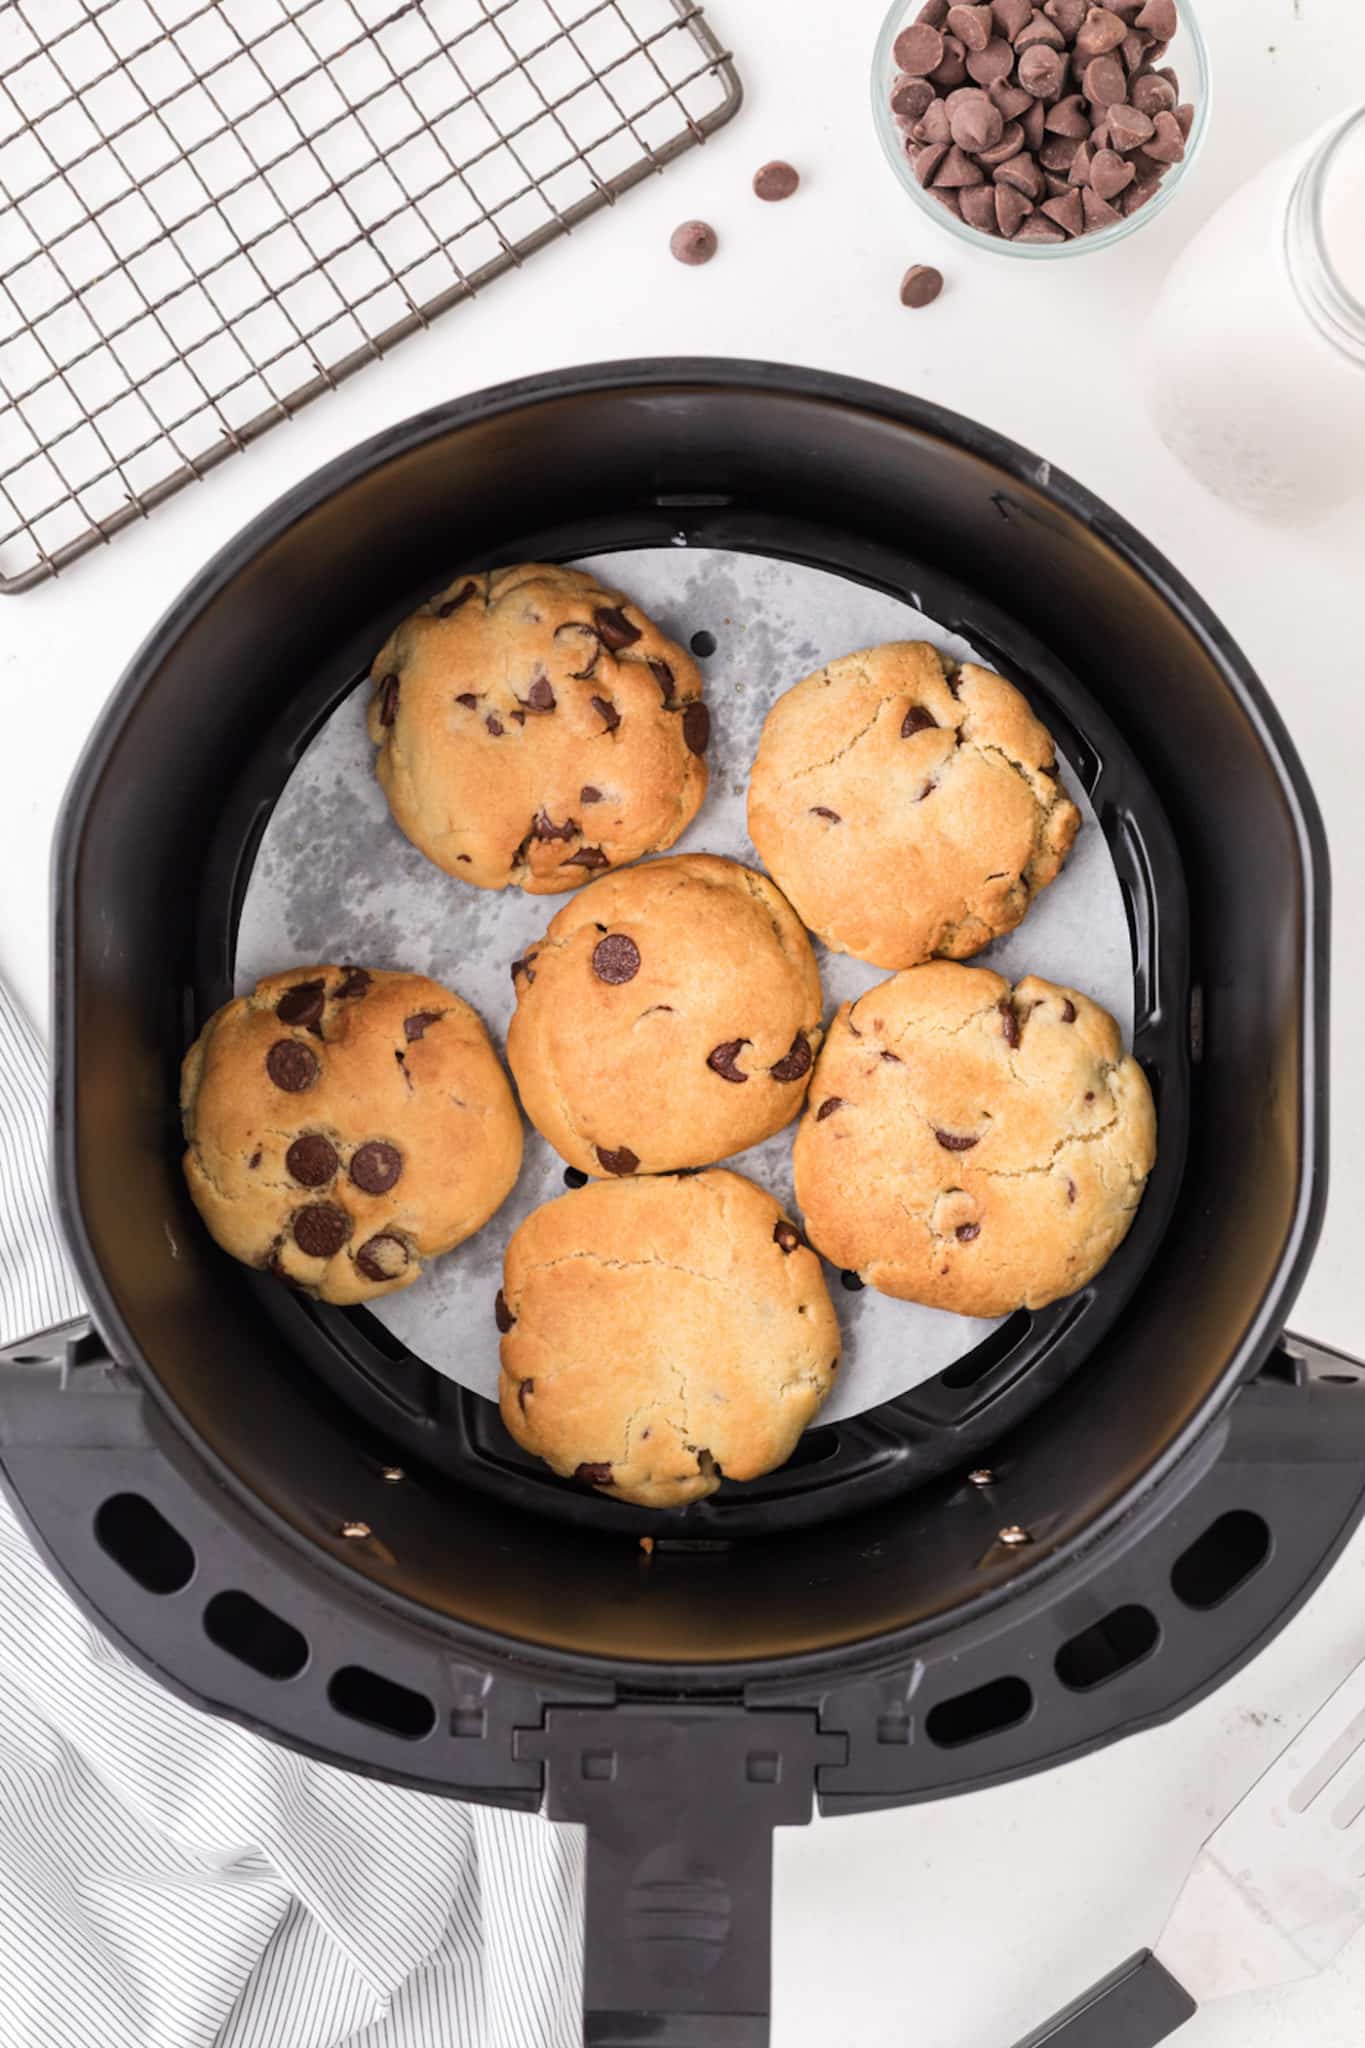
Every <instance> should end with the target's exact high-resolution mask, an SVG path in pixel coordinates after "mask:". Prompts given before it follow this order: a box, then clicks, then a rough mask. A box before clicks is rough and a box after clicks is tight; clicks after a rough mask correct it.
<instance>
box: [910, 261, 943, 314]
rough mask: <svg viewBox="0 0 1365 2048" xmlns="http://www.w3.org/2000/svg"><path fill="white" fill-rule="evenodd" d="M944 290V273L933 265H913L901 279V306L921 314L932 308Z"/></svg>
mask: <svg viewBox="0 0 1365 2048" xmlns="http://www.w3.org/2000/svg"><path fill="white" fill-rule="evenodd" d="M942 290H943V272H942V271H941V270H935V268H934V266H933V264H932V263H912V264H911V266H910V268H909V269H908V270H907V271H906V273H905V276H904V277H903V278H902V279H901V304H902V305H903V306H910V307H912V308H913V309H914V311H915V312H919V311H920V310H921V309H922V308H923V307H925V306H932V305H933V303H934V300H935V299H936V298H937V297H938V295H939V293H940V292H941V291H942Z"/></svg>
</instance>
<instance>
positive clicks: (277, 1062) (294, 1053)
mask: <svg viewBox="0 0 1365 2048" xmlns="http://www.w3.org/2000/svg"><path fill="white" fill-rule="evenodd" d="M265 1070H266V1072H267V1074H269V1076H270V1078H271V1080H272V1081H273V1082H274V1083H275V1086H276V1087H277V1088H283V1090H284V1092H285V1094H286V1095H301V1094H302V1093H303V1090H304V1089H305V1088H311V1087H312V1085H313V1083H314V1082H315V1081H316V1080H317V1077H318V1075H319V1073H320V1072H321V1071H322V1070H321V1068H320V1067H319V1065H318V1062H317V1058H316V1056H315V1055H314V1054H313V1053H311V1052H310V1051H309V1050H308V1047H307V1046H306V1045H300V1044H299V1041H298V1040H297V1038H277V1039H276V1040H275V1043H274V1044H273V1045H272V1046H271V1048H270V1050H269V1052H268V1053H267V1054H266V1056H265Z"/></svg>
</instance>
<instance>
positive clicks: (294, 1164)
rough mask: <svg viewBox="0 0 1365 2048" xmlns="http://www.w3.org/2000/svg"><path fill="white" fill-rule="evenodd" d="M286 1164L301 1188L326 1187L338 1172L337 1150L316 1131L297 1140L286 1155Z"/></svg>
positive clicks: (306, 1133) (308, 1132)
mask: <svg viewBox="0 0 1365 2048" xmlns="http://www.w3.org/2000/svg"><path fill="white" fill-rule="evenodd" d="M284 1163H285V1165H286V1166H287V1167H288V1168H289V1171H290V1173H291V1174H292V1176H293V1178H294V1179H295V1180H296V1181H297V1182H298V1183H299V1185H300V1187H305V1188H320V1187H325V1186H326V1184H327V1182H328V1181H329V1180H331V1178H332V1177H333V1175H334V1174H335V1172H336V1170H337V1155H336V1151H335V1148H334V1147H333V1146H332V1145H330V1144H329V1143H328V1141H327V1139H326V1138H324V1137H322V1136H320V1135H319V1133H318V1132H316V1131H306V1132H305V1133H304V1135H303V1136H302V1137H301V1138H295V1140H294V1142H293V1144H292V1145H291V1146H290V1147H289V1150H288V1151H287V1152H286V1153H285V1155H284Z"/></svg>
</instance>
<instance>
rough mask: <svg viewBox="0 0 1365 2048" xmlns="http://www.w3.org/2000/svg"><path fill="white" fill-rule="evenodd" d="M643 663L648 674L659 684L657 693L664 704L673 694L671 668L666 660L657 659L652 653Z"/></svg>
mask: <svg viewBox="0 0 1365 2048" xmlns="http://www.w3.org/2000/svg"><path fill="white" fill-rule="evenodd" d="M645 665H646V667H647V668H648V670H649V672H650V674H651V675H652V676H653V678H654V680H655V682H656V683H657V684H658V685H659V694H660V695H661V697H662V698H663V700H664V704H665V706H666V705H667V704H668V702H669V700H670V699H671V697H672V695H673V671H672V669H671V668H670V667H669V665H668V663H667V662H666V661H660V660H658V659H657V657H656V656H654V655H652V654H651V655H649V656H648V657H647V659H646V663H645Z"/></svg>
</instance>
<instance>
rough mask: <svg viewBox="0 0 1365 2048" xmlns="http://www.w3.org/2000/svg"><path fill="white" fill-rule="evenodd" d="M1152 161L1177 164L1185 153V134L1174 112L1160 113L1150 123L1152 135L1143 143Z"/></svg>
mask: <svg viewBox="0 0 1365 2048" xmlns="http://www.w3.org/2000/svg"><path fill="white" fill-rule="evenodd" d="M1145 147H1146V150H1147V154H1148V156H1149V157H1151V159H1152V161H1153V162H1154V163H1158V164H1178V163H1180V162H1181V161H1182V160H1183V159H1184V155H1185V136H1184V132H1183V130H1182V129H1181V126H1180V123H1179V121H1177V120H1176V118H1175V115H1174V114H1167V113H1160V114H1158V115H1157V116H1156V119H1155V120H1154V121H1153V123H1152V137H1151V140H1150V141H1149V142H1148V143H1147V144H1146V145H1145Z"/></svg>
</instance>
